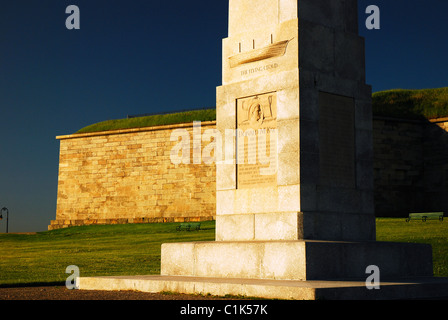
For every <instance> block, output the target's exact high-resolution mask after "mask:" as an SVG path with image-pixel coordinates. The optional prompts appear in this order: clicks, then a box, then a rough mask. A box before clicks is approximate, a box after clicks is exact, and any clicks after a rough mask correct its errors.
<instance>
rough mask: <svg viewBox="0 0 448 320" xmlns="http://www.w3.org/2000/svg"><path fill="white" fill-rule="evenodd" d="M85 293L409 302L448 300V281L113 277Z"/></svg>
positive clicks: (83, 281) (86, 284) (92, 283)
mask: <svg viewBox="0 0 448 320" xmlns="http://www.w3.org/2000/svg"><path fill="white" fill-rule="evenodd" d="M79 285H80V289H82V290H114V291H120V290H122V291H126V290H134V291H142V292H151V293H159V292H177V293H182V294H202V295H208V294H211V295H215V296H225V295H234V296H244V297H260V298H265V299H282V300H395V299H397V300H408V299H446V298H448V278H416V279H406V280H403V279H402V280H401V281H396V282H393V281H387V282H381V283H380V287H379V289H371V290H369V289H367V288H366V284H365V282H363V281H317V280H312V281H298V280H262V279H225V278H209V277H203V278H201V277H183V276H121V277H120V276H111V277H92V278H88V277H86V278H80V279H79Z"/></svg>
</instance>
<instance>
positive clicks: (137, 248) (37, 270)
mask: <svg viewBox="0 0 448 320" xmlns="http://www.w3.org/2000/svg"><path fill="white" fill-rule="evenodd" d="M177 225H178V224H177V223H166V224H125V225H109V226H86V227H72V228H67V229H60V230H54V231H47V232H40V233H37V234H35V235H19V234H0V257H1V258H0V286H5V285H30V284H56V283H58V284H64V283H65V279H66V278H67V277H68V276H69V275H68V274H66V273H65V269H66V267H67V266H69V265H77V266H78V267H79V269H80V275H81V276H84V277H86V276H95V275H138V274H159V273H160V246H161V244H162V243H167V242H182V241H213V240H214V238H215V223H214V222H213V221H209V222H202V224H201V228H202V230H200V231H190V232H188V231H180V232H178V231H176V226H177ZM377 239H378V240H379V241H397V242H419V243H429V244H431V245H432V246H433V255H434V273H435V275H436V276H444V277H448V222H447V221H444V222H439V221H427V222H426V223H423V222H419V221H411V222H410V223H406V222H405V219H377Z"/></svg>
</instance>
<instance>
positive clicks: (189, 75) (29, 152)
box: [0, 0, 448, 232]
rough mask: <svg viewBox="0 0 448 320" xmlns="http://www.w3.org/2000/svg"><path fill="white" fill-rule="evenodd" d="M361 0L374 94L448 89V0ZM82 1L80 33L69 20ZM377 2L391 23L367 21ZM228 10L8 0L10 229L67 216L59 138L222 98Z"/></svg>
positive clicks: (5, 143)
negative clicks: (59, 212) (60, 211)
mask: <svg viewBox="0 0 448 320" xmlns="http://www.w3.org/2000/svg"><path fill="white" fill-rule="evenodd" d="M328 1H331V0H328ZM358 3H359V13H360V14H359V26H360V28H359V33H360V35H361V36H363V37H365V39H366V68H367V83H369V84H371V85H372V87H373V90H374V91H380V90H385V89H392V88H433V87H446V86H448V83H447V74H448V63H446V59H447V58H446V57H447V54H448V36H447V31H448V27H447V26H448V24H447V19H446V14H448V2H447V1H444V0H393V1H391V0H371V1H370V0H369V1H367V0H359V1H358ZM71 4H74V5H77V6H78V7H79V9H80V13H81V14H80V17H81V29H80V30H67V28H66V27H65V20H66V18H67V17H68V14H66V13H65V9H66V7H67V6H68V5H71ZM371 4H373V5H377V6H378V7H379V8H380V10H381V29H380V30H372V31H369V30H367V29H366V27H365V20H366V18H367V15H366V14H365V8H366V7H367V6H368V5H371ZM227 15H228V0H213V1H210V0H208V1H206V0H198V1H180V0H174V1H163V0H158V1H152V0H127V1H124V0H108V1H105V0H88V1H86V0H70V1H65V0H39V1H35V0H1V2H0V207H3V206H6V207H8V208H9V210H10V221H9V231H10V232H26V231H43V230H46V228H47V225H48V224H49V223H50V220H52V219H54V218H55V216H56V197H57V174H58V157H59V142H58V141H57V140H56V139H55V136H57V135H63V134H70V133H73V132H75V131H77V130H78V129H80V128H82V127H84V126H86V125H89V124H91V123H95V122H99V121H102V120H107V119H116V118H125V117H126V116H127V115H128V114H141V113H152V112H165V111H176V110H183V109H189V108H202V107H213V106H215V96H216V95H215V92H216V91H215V88H216V87H217V86H219V85H220V84H221V39H222V38H225V37H226V36H227ZM4 231H5V219H4V220H2V221H0V232H4Z"/></svg>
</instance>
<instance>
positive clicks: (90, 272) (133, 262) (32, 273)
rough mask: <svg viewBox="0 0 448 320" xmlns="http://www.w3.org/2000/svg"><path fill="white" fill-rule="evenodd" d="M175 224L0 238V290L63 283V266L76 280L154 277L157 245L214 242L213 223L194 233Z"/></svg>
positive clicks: (91, 228) (74, 229) (157, 264)
mask: <svg viewBox="0 0 448 320" xmlns="http://www.w3.org/2000/svg"><path fill="white" fill-rule="evenodd" d="M177 225H178V223H166V224H123V225H108V226H99V225H98V226H83V227H72V228H67V229H59V230H53V231H47V232H40V233H37V234H35V235H19V234H18V235H14V234H0V257H1V258H0V286H1V285H7V284H30V283H32V284H38V283H57V282H60V283H65V279H66V278H67V277H68V276H69V275H68V274H66V273H65V269H66V267H67V266H69V265H76V266H78V267H79V270H80V275H81V276H94V275H138V274H159V273H160V246H161V244H162V243H168V242H181V241H206V240H211V241H213V240H214V239H215V224H214V222H213V221H207V222H202V223H201V229H202V230H199V231H176V226H177Z"/></svg>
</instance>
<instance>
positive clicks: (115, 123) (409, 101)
mask: <svg viewBox="0 0 448 320" xmlns="http://www.w3.org/2000/svg"><path fill="white" fill-rule="evenodd" d="M372 109H373V114H374V115H378V116H390V117H400V118H411V119H419V118H426V119H431V118H439V117H448V87H447V88H438V89H421V90H405V89H394V90H387V91H380V92H376V93H374V94H373V95H372ZM213 120H216V110H215V108H210V109H204V110H192V111H186V112H177V113H170V114H160V115H152V116H146V117H137V118H129V119H116V120H107V121H102V122H99V123H95V124H92V125H89V126H87V127H85V128H82V129H80V130H78V131H77V132H76V133H90V132H98V131H108V130H118V129H131V128H143V127H152V126H158V125H169V124H178V123H190V122H193V121H213Z"/></svg>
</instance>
